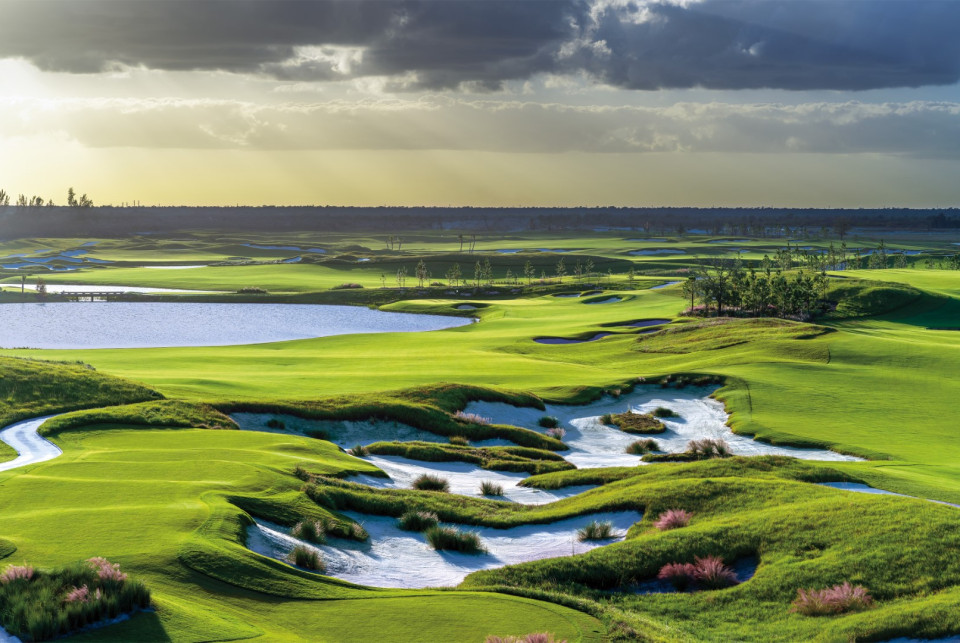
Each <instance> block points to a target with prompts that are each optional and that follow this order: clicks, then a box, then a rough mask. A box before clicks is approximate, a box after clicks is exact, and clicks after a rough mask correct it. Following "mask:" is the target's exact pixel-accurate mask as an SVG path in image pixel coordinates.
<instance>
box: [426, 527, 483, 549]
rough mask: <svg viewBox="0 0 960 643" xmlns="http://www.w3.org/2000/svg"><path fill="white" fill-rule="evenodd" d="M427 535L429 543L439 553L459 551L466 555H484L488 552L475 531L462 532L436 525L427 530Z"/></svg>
mask: <svg viewBox="0 0 960 643" xmlns="http://www.w3.org/2000/svg"><path fill="white" fill-rule="evenodd" d="M425 535H426V537H427V542H429V543H430V546H431V547H433V548H434V549H436V550H437V551H440V550H449V551H459V552H463V553H465V554H482V553H486V551H487V549H486V547H484V546H483V543H481V542H480V536H479V535H477V533H476V532H473V531H460V530H459V529H457V528H455V527H441V526H440V525H436V526H434V527H430V528H429V529H427V530H426V532H425Z"/></svg>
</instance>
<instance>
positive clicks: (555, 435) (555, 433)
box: [547, 427, 567, 440]
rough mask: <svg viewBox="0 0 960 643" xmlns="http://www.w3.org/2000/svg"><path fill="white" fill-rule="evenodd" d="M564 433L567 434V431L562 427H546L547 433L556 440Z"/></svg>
mask: <svg viewBox="0 0 960 643" xmlns="http://www.w3.org/2000/svg"><path fill="white" fill-rule="evenodd" d="M566 434H567V431H566V429H564V428H563V427H557V428H555V429H547V435H548V436H550V437H551V438H555V439H557V440H562V439H563V436H565V435H566Z"/></svg>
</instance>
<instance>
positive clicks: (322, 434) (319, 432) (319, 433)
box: [303, 429, 330, 440]
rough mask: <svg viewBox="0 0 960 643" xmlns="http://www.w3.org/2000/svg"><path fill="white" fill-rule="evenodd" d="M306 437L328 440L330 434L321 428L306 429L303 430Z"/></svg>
mask: <svg viewBox="0 0 960 643" xmlns="http://www.w3.org/2000/svg"><path fill="white" fill-rule="evenodd" d="M303 433H304V435H306V436H307V437H308V438H313V439H314V440H329V439H330V434H329V433H327V432H326V431H324V430H323V429H307V430H306V431H304V432H303Z"/></svg>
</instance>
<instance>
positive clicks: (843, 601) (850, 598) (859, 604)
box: [790, 581, 873, 616]
mask: <svg viewBox="0 0 960 643" xmlns="http://www.w3.org/2000/svg"><path fill="white" fill-rule="evenodd" d="M870 607H873V598H872V597H871V596H870V593H869V592H868V591H867V588H866V587H863V586H861V585H851V584H850V582H849V581H847V582H844V583H843V584H842V585H834V586H833V587H829V588H827V589H798V590H797V598H796V599H795V600H794V601H793V604H792V605H791V607H790V611H791V612H796V613H798V614H803V615H805V616H826V615H830V614H842V613H844V612H853V611H858V610H865V609H869V608H870Z"/></svg>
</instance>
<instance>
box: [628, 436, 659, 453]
mask: <svg viewBox="0 0 960 643" xmlns="http://www.w3.org/2000/svg"><path fill="white" fill-rule="evenodd" d="M659 450H660V445H659V444H657V441H656V440H654V439H652V438H644V439H642V440H637V441H636V442H631V443H630V444H629V445H627V449H626V451H627V453H629V454H631V455H643V454H644V453H650V452H651V451H659Z"/></svg>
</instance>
